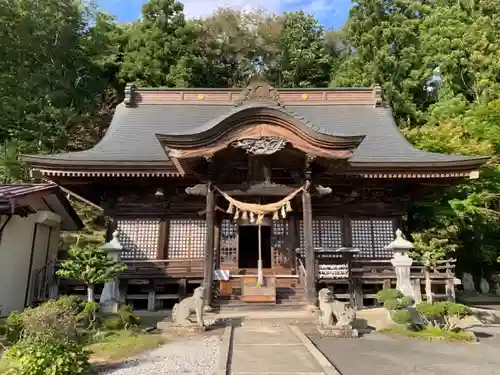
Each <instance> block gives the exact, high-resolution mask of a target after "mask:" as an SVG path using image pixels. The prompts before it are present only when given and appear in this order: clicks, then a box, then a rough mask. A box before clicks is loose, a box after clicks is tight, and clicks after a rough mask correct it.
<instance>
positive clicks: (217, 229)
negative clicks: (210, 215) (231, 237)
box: [214, 215, 222, 268]
mask: <svg viewBox="0 0 500 375" xmlns="http://www.w3.org/2000/svg"><path fill="white" fill-rule="evenodd" d="M221 225H222V217H221V216H220V215H216V218H215V229H214V256H215V257H216V258H215V259H214V264H215V267H216V268H220V230H221Z"/></svg>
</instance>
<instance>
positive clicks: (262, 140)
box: [232, 136, 287, 155]
mask: <svg viewBox="0 0 500 375" xmlns="http://www.w3.org/2000/svg"><path fill="white" fill-rule="evenodd" d="M286 144H287V140H286V139H284V138H283V137H278V136H262V137H258V138H242V139H239V140H237V141H234V142H233V143H232V146H233V147H235V148H241V149H243V150H245V151H246V152H247V153H249V154H253V155H272V154H274V153H276V152H278V151H279V150H282V149H283V148H284V147H285V146H286Z"/></svg>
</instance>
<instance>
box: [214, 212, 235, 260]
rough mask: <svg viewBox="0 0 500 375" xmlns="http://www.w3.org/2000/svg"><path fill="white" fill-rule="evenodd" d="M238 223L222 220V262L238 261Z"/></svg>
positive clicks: (220, 252)
mask: <svg viewBox="0 0 500 375" xmlns="http://www.w3.org/2000/svg"><path fill="white" fill-rule="evenodd" d="M237 250H238V225H237V224H236V223H233V222H232V221H231V220H222V222H221V227H220V251H219V254H220V255H219V256H220V263H221V264H228V263H237V262H238V258H237Z"/></svg>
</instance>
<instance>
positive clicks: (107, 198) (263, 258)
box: [23, 80, 487, 310]
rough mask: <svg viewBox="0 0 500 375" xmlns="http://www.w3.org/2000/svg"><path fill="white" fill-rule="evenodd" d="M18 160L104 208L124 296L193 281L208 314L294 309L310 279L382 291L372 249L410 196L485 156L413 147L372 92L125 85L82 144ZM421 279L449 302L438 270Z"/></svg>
mask: <svg viewBox="0 0 500 375" xmlns="http://www.w3.org/2000/svg"><path fill="white" fill-rule="evenodd" d="M23 158H24V160H25V161H26V162H28V163H29V164H30V166H31V168H32V170H33V173H34V175H35V176H38V177H39V178H43V179H45V180H50V181H53V182H55V183H57V184H59V185H60V186H62V187H63V188H65V189H67V190H69V191H71V192H73V193H75V194H77V195H79V196H81V197H83V198H85V199H86V200H88V201H90V202H93V203H94V204H97V205H99V206H100V207H102V208H103V209H104V213H105V215H106V216H107V217H109V218H110V219H111V220H109V223H110V225H109V236H111V233H113V232H114V231H115V230H117V231H118V238H119V241H120V243H121V244H122V245H123V246H124V248H125V250H124V251H123V253H122V254H121V258H122V260H123V261H124V262H125V263H126V264H127V265H128V270H127V271H126V272H124V273H123V274H122V275H121V276H120V289H121V291H122V295H123V299H124V300H125V301H127V302H128V303H130V304H133V305H134V306H135V307H136V308H138V309H139V308H144V309H146V308H147V309H149V310H154V309H162V308H167V307H169V306H171V304H172V303H173V302H177V301H178V300H179V299H181V298H183V297H184V296H185V295H186V293H190V292H191V291H192V290H193V289H194V288H195V287H197V286H199V285H200V284H202V285H204V286H205V292H206V296H205V298H206V299H207V300H208V302H209V303H210V304H211V305H212V306H214V307H215V306H225V305H231V304H242V303H246V304H248V303H255V302H267V303H268V304H269V303H270V304H277V305H279V304H297V305H300V304H304V305H305V304H306V303H314V301H315V298H316V291H317V290H319V288H320V287H322V286H323V285H330V286H332V288H333V289H334V291H335V293H336V295H337V296H338V297H339V298H341V299H342V298H344V299H348V298H349V297H352V296H353V295H354V297H355V303H356V305H357V306H358V307H360V306H363V304H366V303H369V302H368V300H371V299H373V298H374V295H375V293H376V291H377V290H379V289H380V288H381V287H382V285H390V284H393V283H394V282H395V275H394V270H393V268H392V266H391V264H390V258H391V257H392V253H391V251H389V250H387V249H385V247H386V246H387V245H388V244H389V243H390V242H391V241H392V240H393V239H394V233H395V231H396V229H398V228H400V227H401V224H402V218H403V216H404V215H405V214H406V212H407V210H408V208H409V207H410V205H411V204H412V202H414V201H416V200H418V199H422V197H424V196H426V195H428V194H435V193H439V192H441V191H442V190H443V189H444V188H446V187H448V186H450V185H453V184H457V183H462V182H464V180H467V179H474V178H478V172H477V169H478V168H479V167H481V165H483V164H484V163H485V162H486V160H487V159H486V158H483V157H470V156H457V155H444V154H437V153H431V152H425V151H421V150H418V149H416V148H414V147H413V146H412V145H411V144H410V143H409V142H408V141H407V140H406V139H405V137H404V136H403V134H402V133H401V132H400V131H399V129H398V127H397V125H396V123H395V121H394V118H393V116H392V113H391V110H390V108H388V107H387V106H385V105H384V103H383V102H382V100H381V95H380V89H379V88H378V87H375V88H340V89H326V88H325V89H323V88H322V89H275V88H273V87H270V86H269V85H268V84H267V83H266V82H265V81H260V80H254V81H252V82H251V83H250V84H249V86H248V87H247V88H245V89H243V90H241V89H156V88H155V89H152V88H136V87H134V86H127V88H126V93H125V99H124V101H123V102H122V103H121V104H119V105H118V107H117V108H116V111H115V114H114V117H113V120H112V122H111V125H110V126H109V129H108V130H107V132H106V134H105V136H104V137H103V138H102V140H101V141H100V142H99V143H98V144H97V145H96V146H94V147H93V148H91V149H89V150H86V151H80V152H70V153H63V154H55V155H32V156H24V157H23ZM350 252H352V254H350ZM346 254H347V255H346ZM349 254H350V255H349ZM349 257H351V258H352V261H351V263H350V267H347V266H346V262H345V260H346V259H348V258H349ZM414 271H415V272H416V273H417V274H416V276H415V275H413V276H412V277H413V278H416V279H417V280H420V279H421V280H422V283H423V278H422V277H421V276H419V274H418V273H419V272H423V271H422V267H421V268H420V271H419V269H418V267H417V268H416V269H415V270H414ZM412 272H413V271H412ZM432 278H433V282H434V283H435V284H436V288H437V289H436V290H438V291H437V292H436V293H437V295H439V293H442V294H443V295H445V294H448V293H449V292H450V289H451V288H453V278H454V275H453V264H451V263H449V262H448V263H446V265H443V267H442V272H441V273H440V274H439V275H433V276H432ZM60 282H61V288H62V289H64V281H60ZM70 284H71V283H68V285H70ZM71 285H74V283H73V284H71ZM422 285H423V284H422ZM441 286H442V288H443V290H444V289H446V291H442V292H440V291H439V290H441V289H439V288H441ZM67 287H68V288H69V287H70V286H67ZM98 294H99V291H97V295H98Z"/></svg>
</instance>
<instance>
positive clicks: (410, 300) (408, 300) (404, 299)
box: [399, 296, 415, 309]
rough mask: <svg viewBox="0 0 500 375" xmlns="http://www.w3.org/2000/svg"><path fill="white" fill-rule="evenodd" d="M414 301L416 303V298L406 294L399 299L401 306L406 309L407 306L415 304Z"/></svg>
mask: <svg viewBox="0 0 500 375" xmlns="http://www.w3.org/2000/svg"><path fill="white" fill-rule="evenodd" d="M414 303H415V300H414V299H413V297H410V296H404V297H401V298H400V299H399V305H400V307H399V308H400V309H404V308H405V307H410V306H413V304H414Z"/></svg>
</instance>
